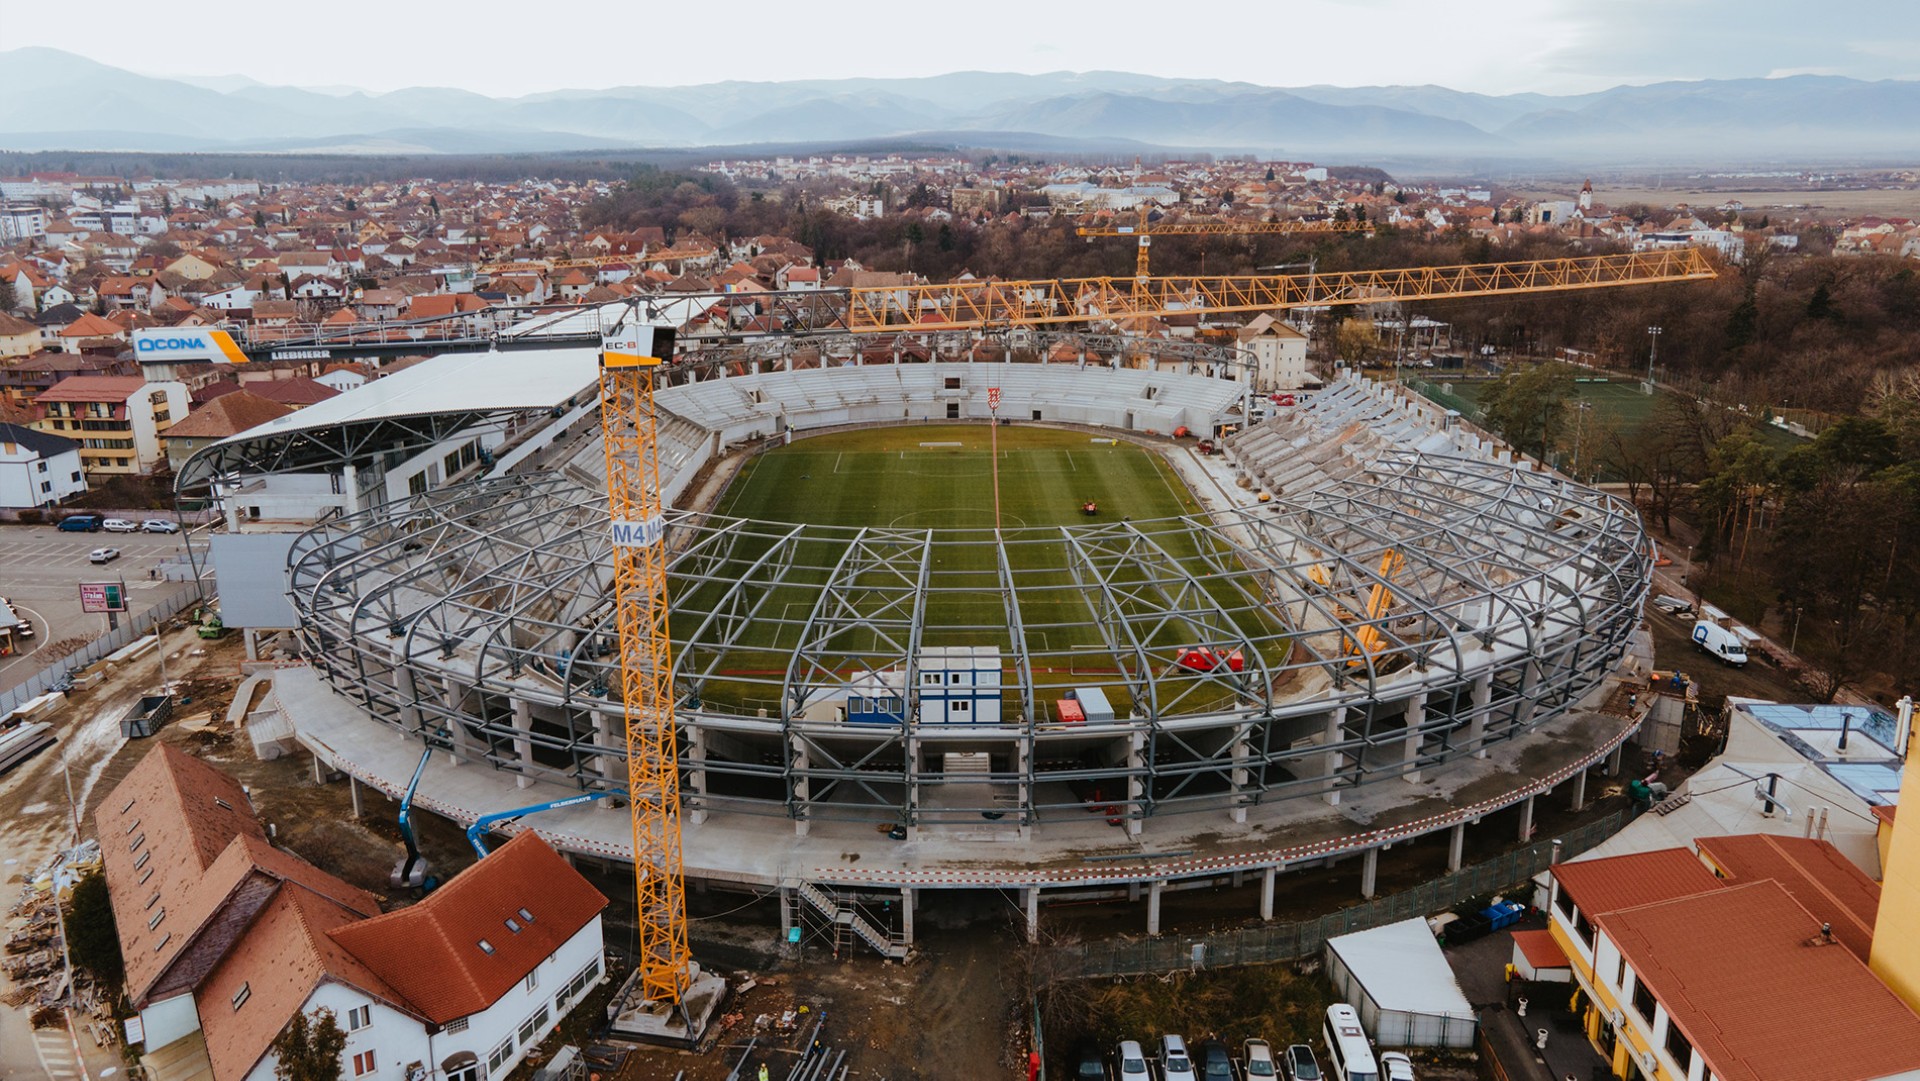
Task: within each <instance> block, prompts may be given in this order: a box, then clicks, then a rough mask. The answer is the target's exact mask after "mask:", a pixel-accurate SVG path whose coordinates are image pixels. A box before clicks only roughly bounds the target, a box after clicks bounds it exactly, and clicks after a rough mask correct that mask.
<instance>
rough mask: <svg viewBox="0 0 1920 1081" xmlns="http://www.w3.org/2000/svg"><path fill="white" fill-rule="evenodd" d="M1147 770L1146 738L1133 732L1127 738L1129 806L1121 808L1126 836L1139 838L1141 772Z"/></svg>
mask: <svg viewBox="0 0 1920 1081" xmlns="http://www.w3.org/2000/svg"><path fill="white" fill-rule="evenodd" d="M1146 768H1147V737H1146V733H1144V732H1135V733H1133V734H1132V735H1131V736H1128V737H1127V769H1128V770H1129V771H1131V772H1130V774H1129V776H1128V777H1127V800H1128V801H1129V803H1130V804H1131V805H1130V806H1128V807H1123V808H1121V813H1122V814H1124V815H1126V816H1127V817H1126V822H1127V836H1129V837H1138V836H1140V827H1141V825H1142V823H1141V820H1140V819H1141V813H1142V810H1143V807H1142V805H1143V804H1144V803H1145V802H1146V796H1147V780H1146V777H1145V776H1143V774H1142V771H1144V770H1145V769H1146Z"/></svg>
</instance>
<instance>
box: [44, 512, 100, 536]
mask: <svg viewBox="0 0 1920 1081" xmlns="http://www.w3.org/2000/svg"><path fill="white" fill-rule="evenodd" d="M100 520H101V519H100V516H99V515H98V514H73V515H68V516H67V517H65V518H62V519H60V524H59V525H57V526H55V527H54V528H55V529H58V530H59V531H60V532H62V533H98V532H100Z"/></svg>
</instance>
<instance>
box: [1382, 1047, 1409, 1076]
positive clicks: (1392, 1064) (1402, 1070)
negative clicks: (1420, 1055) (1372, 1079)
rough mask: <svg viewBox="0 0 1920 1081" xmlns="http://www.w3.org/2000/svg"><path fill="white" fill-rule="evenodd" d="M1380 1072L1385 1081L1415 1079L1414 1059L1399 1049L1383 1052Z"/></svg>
mask: <svg viewBox="0 0 1920 1081" xmlns="http://www.w3.org/2000/svg"><path fill="white" fill-rule="evenodd" d="M1380 1074H1381V1076H1382V1077H1383V1078H1384V1079H1385V1081H1413V1060H1412V1059H1410V1058H1408V1057H1407V1056H1405V1055H1403V1054H1401V1053H1400V1052H1398V1051H1385V1052H1382V1053H1381V1055H1380Z"/></svg>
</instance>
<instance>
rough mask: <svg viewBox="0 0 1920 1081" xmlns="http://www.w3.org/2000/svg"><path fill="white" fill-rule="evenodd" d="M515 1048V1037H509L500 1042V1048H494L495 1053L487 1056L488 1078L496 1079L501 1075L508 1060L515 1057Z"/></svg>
mask: <svg viewBox="0 0 1920 1081" xmlns="http://www.w3.org/2000/svg"><path fill="white" fill-rule="evenodd" d="M513 1047H514V1043H513V1037H512V1036H508V1037H507V1038H506V1039H504V1040H501V1041H500V1046H498V1047H496V1048H494V1049H493V1051H492V1052H491V1053H489V1054H488V1055H487V1076H488V1077H494V1076H497V1075H498V1074H499V1073H500V1067H502V1066H505V1065H506V1064H507V1060H508V1059H511V1058H512V1057H513Z"/></svg>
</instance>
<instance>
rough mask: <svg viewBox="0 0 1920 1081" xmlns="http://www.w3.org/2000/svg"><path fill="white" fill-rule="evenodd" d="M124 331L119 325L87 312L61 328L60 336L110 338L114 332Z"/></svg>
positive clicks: (122, 332)
mask: <svg viewBox="0 0 1920 1081" xmlns="http://www.w3.org/2000/svg"><path fill="white" fill-rule="evenodd" d="M124 333H126V332H125V331H123V330H121V329H120V328H119V327H117V326H115V325H113V324H112V323H109V322H107V321H106V320H105V319H102V318H100V317H99V316H97V315H94V314H93V313H92V312H88V313H87V314H86V315H83V316H81V317H80V318H78V319H75V320H74V321H73V322H71V323H68V324H67V325H66V326H65V327H64V328H62V329H61V331H60V336H61V337H62V338H111V337H113V336H114V335H116V334H124Z"/></svg>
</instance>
